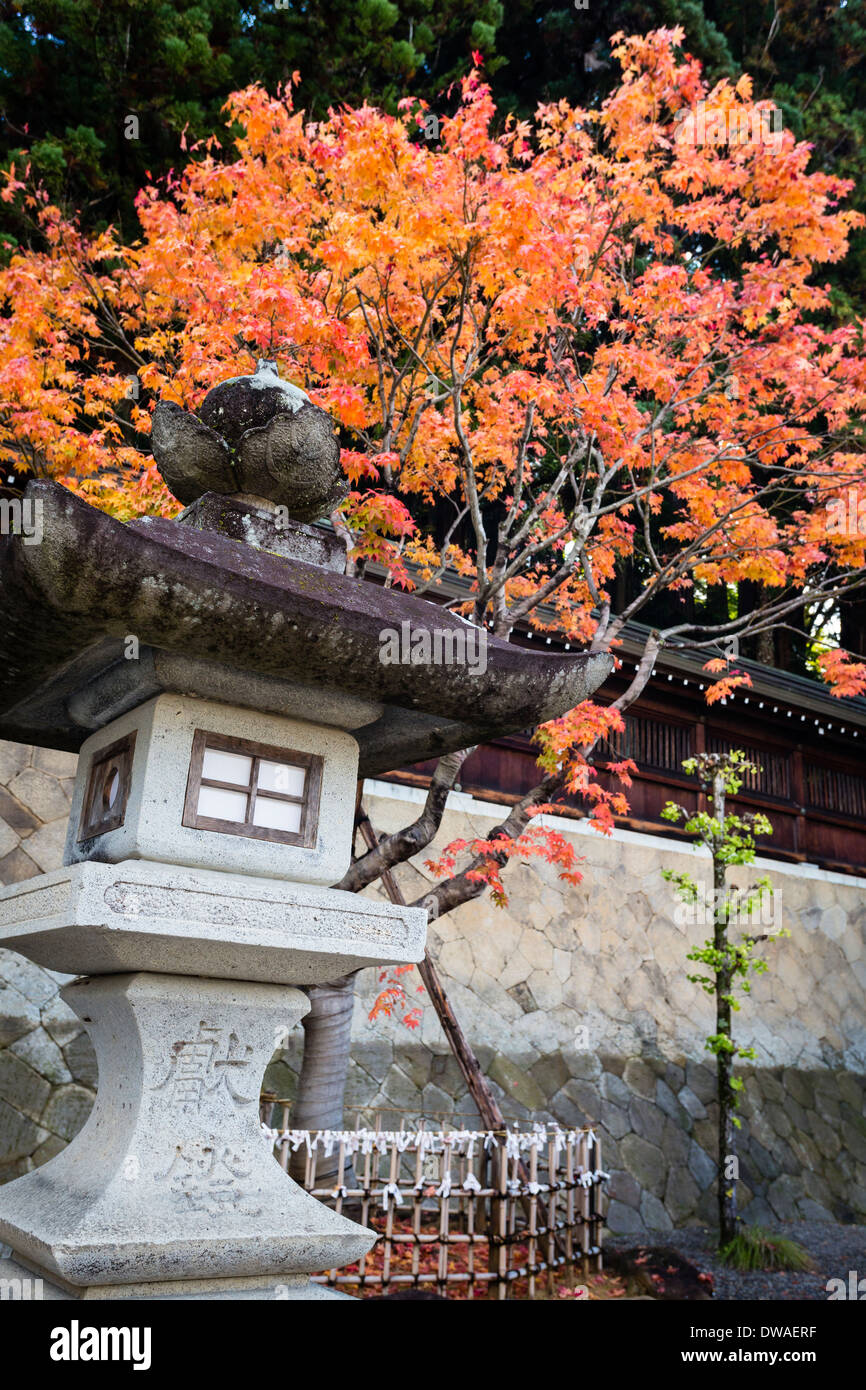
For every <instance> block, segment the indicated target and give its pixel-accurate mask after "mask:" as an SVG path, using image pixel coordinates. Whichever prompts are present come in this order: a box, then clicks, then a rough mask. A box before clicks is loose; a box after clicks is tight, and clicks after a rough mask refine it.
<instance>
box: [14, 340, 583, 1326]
mask: <svg viewBox="0 0 866 1390" xmlns="http://www.w3.org/2000/svg"><path fill="white" fill-rule="evenodd" d="M153 448H154V454H155V457H156V459H157V463H158V464H159V466H160V469H161V471H162V473H163V476H164V477H165V478H166V480H167V481H168V483H169V486H170V487H171V488H172V490H173V491H174V492H175V494H176V496H177V497H178V498H179V499H180V500H181V501H182V502H184V503H186V504H187V507H186V511H185V512H183V513H182V514H181V516H180V517H178V518H177V520H175V521H167V520H164V519H161V518H153V517H145V518H142V519H141V520H138V521H134V522H131V523H129V524H126V525H124V524H122V523H120V522H118V521H116V520H114V519H113V518H111V517H109V516H107V515H105V514H104V513H102V512H100V511H97V510H96V509H94V508H93V507H90V506H89V505H88V504H87V503H85V502H83V501H82V500H80V499H79V498H77V497H76V496H74V495H73V494H72V493H70V492H68V491H67V490H66V489H64V488H62V487H60V486H59V485H57V484H53V483H31V484H30V486H29V488H28V501H29V502H30V503H32V504H33V505H34V506H35V508H36V510H37V512H38V513H39V516H40V523H41V535H42V541H41V544H39V545H32V544H25V543H24V542H23V540H22V538H21V537H16V536H10V537H5V538H4V539H3V541H2V552H0V585H2V602H0V655H2V663H0V665H2V672H0V737H2V738H4V739H11V740H17V741H21V742H29V743H37V744H42V745H45V746H48V747H52V748H63V749H68V750H76V751H79V753H80V757H79V764H78V775H77V779H76V783H75V791H74V796H73V804H72V810H71V815H70V820H69V831H68V837H67V842H66V851H65V855H64V866H63V868H61V869H58V870H56V871H54V872H52V873H47V874H42V875H40V876H39V877H37V878H32V879H29V880H28V881H27V882H25V883H21V884H16V885H13V886H12V887H9V888H5V889H3V890H2V891H0V945H2V946H5V947H8V948H11V949H13V950H15V951H19V952H20V953H21V954H22V955H25V956H27V957H29V958H30V959H31V960H33V961H35V962H37V963H38V964H40V965H42V966H45V967H47V968H49V969H51V970H55V971H61V972H64V973H66V974H69V975H73V976H76V977H78V978H75V979H74V980H73V981H72V982H71V983H69V984H67V985H66V986H65V988H64V989H63V991H62V994H63V997H64V999H65V1000H66V1001H67V1002H68V1003H69V1004H70V1006H71V1007H72V1008H73V1009H74V1010H75V1012H76V1013H77V1014H78V1015H79V1017H80V1018H81V1019H82V1021H83V1022H84V1024H85V1025H86V1027H87V1029H88V1031H89V1032H90V1035H91V1037H92V1040H93V1044H94V1048H95V1051H96V1055H97V1062H98V1067H99V1084H98V1094H97V1098H96V1102H95V1105H94V1109H93V1111H92V1113H91V1115H90V1117H89V1119H88V1121H87V1123H86V1124H85V1126H84V1128H83V1129H82V1131H81V1133H80V1134H79V1135H78V1136H77V1137H76V1139H74V1140H73V1142H72V1143H71V1144H70V1145H69V1147H68V1148H66V1149H65V1150H64V1151H63V1152H62V1153H61V1154H59V1155H57V1156H56V1157H55V1158H53V1159H51V1160H50V1162H48V1163H47V1164H45V1165H44V1166H43V1167H41V1168H38V1169H36V1170H34V1171H33V1172H30V1173H27V1174H26V1175H24V1176H23V1177H20V1178H18V1179H16V1180H15V1181H14V1182H11V1183H9V1184H7V1185H6V1186H5V1187H3V1188H2V1189H0V1241H5V1242H7V1243H8V1244H9V1245H10V1246H11V1247H12V1251H13V1259H12V1260H11V1261H9V1260H7V1261H5V1262H4V1263H5V1265H6V1268H5V1269H4V1273H6V1274H8V1273H9V1271H10V1269H16V1270H17V1272H18V1273H21V1272H22V1271H21V1269H20V1268H18V1267H19V1266H23V1267H24V1272H25V1273H32V1274H36V1275H37V1276H39V1277H42V1278H43V1280H44V1281H45V1284H46V1286H47V1287H48V1289H49V1290H50V1291H51V1293H52V1296H54V1297H67V1298H77V1299H92V1298H124V1297H135V1298H141V1297H153V1298H182V1297H192V1298H199V1299H201V1298H230V1299H237V1298H264V1297H269V1296H274V1295H275V1294H276V1295H278V1296H281V1297H291V1298H337V1297H342V1295H337V1294H335V1293H333V1292H330V1291H328V1290H326V1289H324V1288H323V1287H321V1286H319V1285H316V1284H313V1283H311V1282H310V1280H309V1275H310V1274H311V1273H313V1272H316V1271H320V1270H323V1269H328V1268H331V1267H333V1266H340V1265H345V1264H347V1263H350V1262H352V1261H354V1260H357V1259H359V1258H360V1257H361V1256H362V1255H363V1254H364V1253H365V1252H366V1251H367V1250H368V1249H369V1248H370V1246H371V1245H372V1244H373V1241H374V1238H375V1237H374V1235H373V1233H371V1232H370V1231H369V1230H367V1229H366V1228H364V1227H361V1226H359V1225H357V1224H355V1223H354V1222H352V1221H349V1220H347V1219H346V1218H345V1217H343V1216H341V1215H337V1214H336V1213H335V1212H334V1211H332V1210H331V1209H330V1208H328V1207H327V1206H325V1205H323V1204H322V1203H320V1202H318V1201H317V1200H316V1199H314V1198H313V1197H311V1196H309V1195H308V1194H307V1193H305V1192H304V1191H303V1190H302V1189H301V1188H299V1187H298V1186H297V1184H296V1183H294V1182H293V1181H292V1179H291V1178H289V1177H288V1175H287V1174H286V1173H284V1172H283V1170H282V1168H281V1167H280V1166H279V1164H278V1163H277V1162H276V1161H275V1159H274V1158H273V1155H272V1153H271V1152H270V1150H269V1148H268V1144H267V1141H266V1139H265V1138H264V1137H263V1135H262V1133H261V1128H260V1125H259V1090H260V1083H261V1079H262V1076H263V1073H264V1070H265V1067H266V1066H267V1064H268V1062H269V1060H270V1058H271V1056H272V1054H273V1052H274V1051H275V1050H276V1049H277V1048H278V1047H280V1046H282V1045H283V1044H284V1042H285V1038H286V1034H287V1032H288V1030H290V1029H291V1028H293V1027H294V1026H295V1025H296V1024H297V1022H298V1020H299V1019H300V1018H301V1017H302V1016H303V1015H304V1013H305V1012H306V1011H307V1009H308V1008H309V1002H308V1000H307V997H306V995H305V994H304V993H303V991H302V988H301V987H303V986H304V985H310V984H313V983H321V982H324V981H327V980H329V979H334V978H335V977H337V976H339V975H344V974H346V973H347V972H348V971H354V970H357V969H359V968H361V967H363V966H365V965H381V964H385V963H394V962H407V963H408V962H415V961H419V960H420V959H421V958H422V956H423V952H424V941H425V934H426V915H425V913H424V912H423V911H421V910H419V909H417V908H409V907H398V906H394V905H393V904H390V903H384V902H379V901H378V900H370V899H367V898H360V897H358V896H356V895H354V894H351V893H347V892H344V891H339V890H335V889H334V888H331V887H330V886H329V885H330V884H333V883H334V882H337V881H339V879H340V878H341V877H342V875H343V874H344V873H345V870H346V869H347V867H348V864H349V861H350V856H351V849H352V838H353V824H354V804H355V791H356V785H357V779H358V777H359V776H369V775H376V774H379V773H383V772H387V771H389V770H390V769H392V768H394V767H398V766H400V765H401V764H403V763H407V762H417V761H421V760H423V759H426V758H430V757H434V756H438V755H439V754H442V753H445V752H448V751H451V750H454V749H457V748H463V747H466V746H468V745H470V744H474V743H477V742H479V741H480V740H483V739H486V738H490V737H492V736H494V735H496V734H504V733H508V732H514V731H516V730H518V729H521V728H524V727H526V726H527V725H529V724H535V723H538V722H539V721H540V720H544V719H550V718H554V717H556V716H557V715H559V714H562V713H563V712H565V711H566V710H568V709H570V708H571V707H573V706H574V705H575V704H577V703H578V702H579V701H580V700H582V699H584V698H586V697H587V696H588V695H589V694H590V693H591V692H592V691H593V690H594V689H595V687H596V686H597V685H598V684H600V682H601V681H602V680H603V679H604V677H605V676H606V674H607V673H608V670H609V669H610V664H611V663H610V659H609V658H608V657H605V656H591V657H589V656H582V655H576V656H569V657H566V656H557V655H544V654H540V653H539V654H536V653H534V652H533V653H528V652H526V651H523V650H521V649H519V648H517V647H514V646H511V645H509V644H508V643H504V642H499V641H497V640H495V639H492V638H491V639H490V640H489V641H488V642H487V651H486V658H487V659H486V664H485V669H484V670H480V669H478V668H477V667H476V668H470V667H468V666H467V665H466V664H465V663H464V664H461V663H460V662H459V661H456V662H454V661H452V662H451V663H450V664H445V665H438V666H433V665H431V664H429V663H427V664H425V663H421V664H416V663H414V662H409V663H401V662H388V663H386V662H383V661H381V660H380V651H381V640H380V639H381V634H382V632H383V630H384V629H392V630H395V631H398V632H399V631H401V630H402V631H406V625H407V624H408V628H409V631H410V632H411V633H412V634H414V635H417V634H419V633H420V634H422V635H423V634H426V635H427V636H428V637H430V636H431V635H433V634H436V633H438V634H442V633H445V634H450V639H451V650H452V652H453V651H454V650H457V638H458V636H460V635H464V636H465V625H464V624H463V623H462V621H461V620H460V619H459V618H456V617H454V616H453V615H452V614H450V613H448V612H445V611H444V610H443V609H441V608H439V607H437V606H436V605H434V604H432V603H428V602H425V601H423V600H420V599H417V598H413V597H412V596H411V595H409V594H404V593H400V592H397V591H395V590H390V589H388V590H386V589H383V588H381V587H378V586H377V585H375V584H373V583H369V582H366V581H363V580H359V579H356V578H354V577H349V576H347V575H346V574H345V567H346V566H345V549H344V547H343V545H342V543H341V542H340V541H339V539H338V538H337V537H336V536H335V535H334V534H333V532H331V531H330V530H329V529H327V528H326V527H324V526H321V525H316V524H315V520H316V518H317V517H319V516H321V515H322V514H324V513H325V512H327V511H328V510H329V509H330V508H332V507H333V506H334V505H335V504H336V503H337V502H338V501H339V500H340V498H341V496H342V495H343V490H344V485H343V484H342V482H341V477H340V472H339V445H338V442H337V439H336V436H335V434H334V431H333V426H332V423H331V421H330V419H329V417H328V416H327V415H326V414H325V412H323V411H321V410H320V409H319V408H318V407H316V406H315V405H313V403H312V402H311V401H310V400H309V398H308V397H307V396H306V394H305V393H304V392H303V391H301V390H299V389H298V388H297V387H294V386H291V385H289V384H288V383H286V382H284V381H282V380H281V379H280V377H279V376H278V374H277V372H276V369H275V367H274V364H272V363H261V364H260V366H259V370H258V371H257V372H256V374H255V375H254V376H252V377H248V378H243V377H241V378H235V379H233V380H232V381H229V382H225V383H223V384H222V385H220V386H218V387H216V388H214V390H213V391H211V392H210V394H209V395H208V397H207V398H206V399H205V402H204V404H203V406H202V408H201V410H200V412H199V414H198V415H197V416H193V415H188V414H186V413H185V412H183V411H181V410H179V409H178V408H177V407H176V406H172V405H164V404H160V405H159V406H158V407H157V410H156V412H155V416H154V425H153Z"/></svg>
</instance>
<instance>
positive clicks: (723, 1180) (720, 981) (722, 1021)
mask: <svg viewBox="0 0 866 1390" xmlns="http://www.w3.org/2000/svg"><path fill="white" fill-rule="evenodd" d="M713 811H714V814H715V818H716V820H717V821H718V822H719V824H720V825H721V826H724V823H725V784H724V779H723V778H722V777H721V776H716V777H714V779H713ZM726 874H727V868H726V865H725V862H724V860H722V859H719V858H717V857H716V855H715V854H714V855H713V888H714V890H715V892H714V901H713V945H714V946H715V949H716V950H717V951H718V952H719V953H720V956H721V959H722V960H723V962H724V963H723V964H721V965H717V966H716V1032H717V1033H718V1034H720V1035H722V1036H724V1037H726V1038H728V1039H730V1036H731V1002H730V1001H731V988H732V979H733V969H732V966H731V960H730V956H729V953H728V930H729V925H730V924H729V921H728V915H729V913H728V899H727V885H726ZM733 1066H734V1054H733V1053H732V1052H728V1051H727V1050H724V1049H720V1050H719V1051H718V1052H717V1053H716V1075H717V1078H718V1092H719V1163H718V1188H719V1190H718V1200H719V1248H720V1249H721V1247H722V1246H725V1245H727V1244H728V1243H729V1242H730V1241H732V1240H733V1239H734V1236H735V1235H736V1234H737V1180H736V1178H735V1177H734V1176H733V1175H732V1176H730V1177H729V1176H728V1175H727V1168H728V1162H729V1160H730V1159H733V1158H735V1157H736V1155H735V1153H734V1149H735V1129H734V1107H735V1100H736V1097H735V1095H734V1091H733V1088H732V1086H731V1076H732V1072H733Z"/></svg>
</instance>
